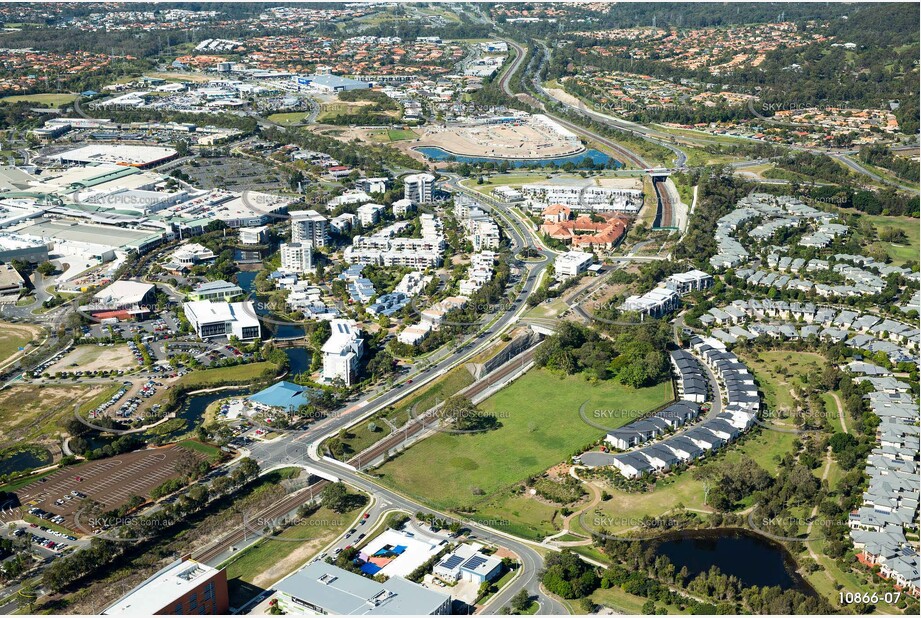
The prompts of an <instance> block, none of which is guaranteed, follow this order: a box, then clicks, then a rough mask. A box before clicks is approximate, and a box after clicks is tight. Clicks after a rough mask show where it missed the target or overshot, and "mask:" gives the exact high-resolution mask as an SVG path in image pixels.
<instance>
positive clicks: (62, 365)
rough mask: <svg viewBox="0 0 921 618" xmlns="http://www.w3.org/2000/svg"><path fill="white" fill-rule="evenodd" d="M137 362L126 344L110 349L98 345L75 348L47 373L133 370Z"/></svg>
mask: <svg viewBox="0 0 921 618" xmlns="http://www.w3.org/2000/svg"><path fill="white" fill-rule="evenodd" d="M136 366H137V361H135V359H134V354H132V353H131V350H130V349H129V348H128V346H127V345H126V344H117V345H114V346H112V347H109V346H103V347H99V346H98V345H81V346H77V347H76V348H74V349H73V350H71V351H70V352H68V353H67V354H65V355H64V357H63V358H61V360H59V361H58V362H56V363H55V364H54V365H52V366H51V367H49V368H48V370H47V372H48V373H51V374H54V373H55V372H57V371H99V370H101V369H113V368H118V369H134V368H135V367H136Z"/></svg>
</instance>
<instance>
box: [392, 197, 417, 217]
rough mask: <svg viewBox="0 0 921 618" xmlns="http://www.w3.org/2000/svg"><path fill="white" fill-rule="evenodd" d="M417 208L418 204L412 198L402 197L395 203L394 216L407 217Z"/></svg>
mask: <svg viewBox="0 0 921 618" xmlns="http://www.w3.org/2000/svg"><path fill="white" fill-rule="evenodd" d="M414 210H416V206H415V205H414V204H413V203H412V200H407V199H405V198H404V199H402V200H397V201H395V202H394V203H393V216H394V217H397V218H401V217H405V216H406V215H408V214H409V213H411V212H413V211H414Z"/></svg>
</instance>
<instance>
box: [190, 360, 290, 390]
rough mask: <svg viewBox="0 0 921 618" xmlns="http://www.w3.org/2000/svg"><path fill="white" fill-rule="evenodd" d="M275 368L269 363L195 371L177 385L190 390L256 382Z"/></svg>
mask: <svg viewBox="0 0 921 618" xmlns="http://www.w3.org/2000/svg"><path fill="white" fill-rule="evenodd" d="M270 367H272V368H274V367H275V365H274V364H273V363H270V362H268V361H262V362H258V363H249V364H247V365H234V366H233V367H219V368H217V369H204V370H202V371H193V372H192V373H188V374H186V375H184V376H182V377H181V378H179V381H178V382H177V384H181V385H183V386H188V387H189V388H193V389H194V388H207V387H209V386H217V385H219V384H228V383H231V382H238V381H239V382H243V381H246V380H256V379H258V378H259V377H260V376H261V375H262V372H263V371H265V370H266V369H268V368H270Z"/></svg>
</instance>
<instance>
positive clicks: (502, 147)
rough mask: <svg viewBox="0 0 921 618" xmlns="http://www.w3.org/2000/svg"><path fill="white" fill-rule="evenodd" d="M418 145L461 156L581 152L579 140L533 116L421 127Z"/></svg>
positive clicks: (527, 155)
mask: <svg viewBox="0 0 921 618" xmlns="http://www.w3.org/2000/svg"><path fill="white" fill-rule="evenodd" d="M415 144H416V145H417V146H434V147H438V148H442V149H444V150H447V151H448V152H451V153H454V154H458V155H468V156H474V157H510V158H519V159H527V158H532V159H539V158H546V157H559V156H566V155H571V154H575V153H579V152H582V151H583V150H584V147H583V146H582V144H581V143H580V142H579V140H577V139H568V138H567V137H565V136H564V135H563V134H561V133H559V132H557V131H556V130H554V129H552V128H551V127H549V126H547V125H546V124H543V123H541V122H540V121H538V120H535V119H533V118H531V119H528V120H522V121H521V122H516V123H507V124H469V125H461V124H456V125H451V126H448V127H439V126H428V127H426V128H424V129H422V132H421V135H420V137H419V139H418V140H417V142H416V143H415Z"/></svg>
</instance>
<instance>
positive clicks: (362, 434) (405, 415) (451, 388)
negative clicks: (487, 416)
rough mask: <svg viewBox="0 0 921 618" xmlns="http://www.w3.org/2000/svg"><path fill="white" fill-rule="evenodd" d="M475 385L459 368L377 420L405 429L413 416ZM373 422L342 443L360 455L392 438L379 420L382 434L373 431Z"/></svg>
mask: <svg viewBox="0 0 921 618" xmlns="http://www.w3.org/2000/svg"><path fill="white" fill-rule="evenodd" d="M471 384H473V375H472V374H471V373H470V372H469V371H467V369H466V368H464V367H463V366H461V367H457V368H456V369H453V370H452V371H449V372H448V373H446V374H445V375H443V376H442V377H441V378H439V379H437V380H435V381H433V382H429V383H428V384H426V385H425V386H423V387H422V388H421V389H420V390H419V391H416V392H415V393H413V394H412V395H410V396H408V397H404V398H403V399H401V400H399V401H398V402H396V403H395V404H394V405H392V406H388V407H387V408H386V409H385V410H383V411H382V412H381V413H379V414H377V415H376V416H378V417H384V418H388V419H390V421H391V422H392V423H393V424H394V425H396V426H397V427H401V426H402V425H403V424H404V423H406V421H408V420H409V417H410V414H422V413H423V412H425V411H426V410H428V409H429V408H431V407H432V406H434V405H435V404H436V403H438V402H440V401H444V400H445V399H446V398H448V397H450V396H451V395H453V394H454V393H456V392H458V391H459V390H462V389H464V388H465V387H467V386H470V385H471ZM371 421H374V419H373V418H372V419H367V420H364V421H362V422H361V423H358V424H357V425H352V426H351V427H349V429H348V433H347V434H346V439H345V440H343V441H342V442H343V443H344V444H345V445H346V446H348V448H349V449H350V452H351V453H360V452H361V451H363V450H365V449H366V448H368V447H369V446H371V445H372V444H374V443H375V442H377V441H378V440H381V439H382V438H384V437H386V436H387V435H389V434H390V428H389V427H388V426H387V424H386V423H385V422H384V421H382V420H379V419H378V420H376V421H374V422H375V424H376V425H377V427H378V429H379V431H375V432H372V431H371V430H369V429H368V425H369V423H370V422H371Z"/></svg>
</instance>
